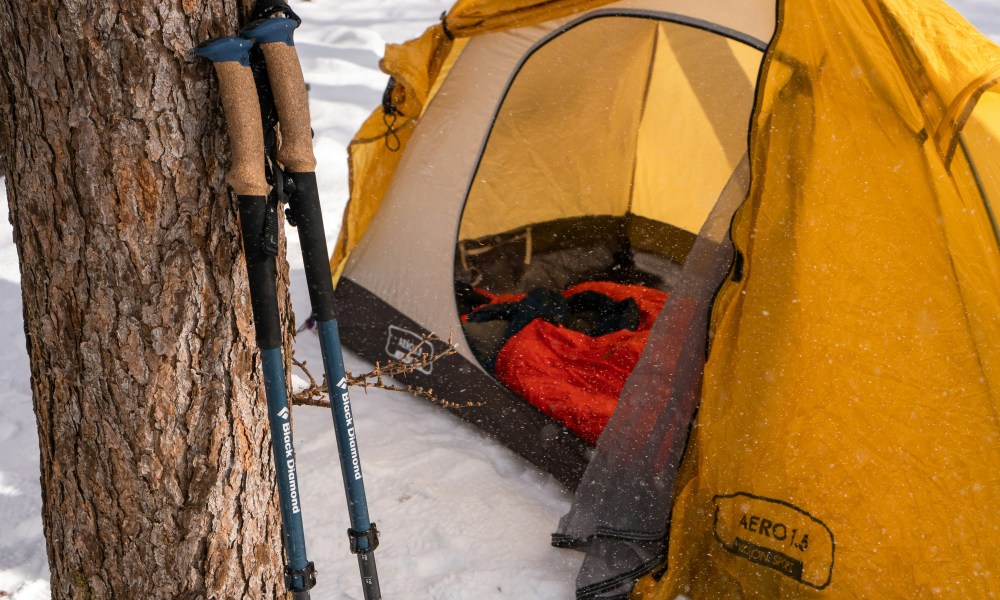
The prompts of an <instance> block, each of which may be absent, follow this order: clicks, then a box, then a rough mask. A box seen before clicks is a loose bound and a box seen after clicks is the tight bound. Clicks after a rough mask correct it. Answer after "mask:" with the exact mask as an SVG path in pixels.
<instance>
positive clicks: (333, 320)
mask: <svg viewBox="0 0 1000 600" xmlns="http://www.w3.org/2000/svg"><path fill="white" fill-rule="evenodd" d="M297 26H298V20H297V19H290V18H284V17H272V18H265V19H261V20H257V21H254V22H253V23H251V24H250V26H248V27H247V28H246V29H244V30H243V31H242V32H241V34H242V35H243V36H245V37H247V38H251V39H253V40H254V41H256V42H257V44H258V45H259V47H260V49H261V50H262V52H263V55H264V60H265V62H266V68H267V73H268V78H269V80H270V89H271V93H272V94H273V100H274V104H275V106H276V108H277V111H278V119H279V123H280V126H281V145H280V146H279V147H278V149H277V162H278V163H280V164H281V165H284V173H283V174H282V173H281V172H280V170H278V173H277V175H276V177H279V178H280V177H284V181H283V187H284V189H285V191H287V192H289V223H291V224H292V225H293V226H295V227H296V228H297V229H298V232H299V242H300V245H301V247H302V255H303V262H304V263H305V272H306V283H307V285H308V287H309V300H310V302H311V304H312V310H313V317H314V318H315V320H316V327H317V330H318V332H319V340H320V349H321V351H322V354H323V369H324V371H325V373H326V383H327V389H328V390H329V393H330V405H331V409H332V410H333V422H334V430H335V432H336V438H337V450H338V453H339V454H340V467H341V473H342V474H343V477H344V490H345V492H346V494H347V508H348V513H349V515H350V522H351V527H350V529H348V536H349V539H350V548H351V552H353V553H354V554H357V556H358V567H359V568H360V570H361V582H362V588H363V590H364V597H365V600H378V599H379V598H381V597H382V593H381V591H380V589H379V581H378V571H377V570H376V568H375V555H374V551H375V548H377V547H378V529H376V527H375V524H374V523H372V522H371V520H370V519H369V515H368V501H367V499H366V497H365V482H364V478H363V476H362V473H361V461H360V458H359V455H358V443H357V436H356V433H355V428H354V420H353V415H352V412H351V400H350V395H349V394H348V390H347V379H346V377H345V372H344V356H343V351H342V350H341V346H340V334H339V331H338V328H337V317H336V313H335V310H334V295H333V277H332V275H331V272H330V254H329V252H328V251H327V244H326V231H325V229H324V227H323V212H322V210H321V207H320V202H319V191H318V189H317V186H316V158H315V156H314V154H313V147H312V129H311V126H310V120H309V99H308V95H307V93H306V86H305V80H304V78H303V76H302V67H301V65H300V64H299V58H298V54H297V53H296V51H295V46H294V42H293V39H292V33H293V32H294V30H295V28H296V27H297ZM258 89H259V88H258ZM276 170H277V169H276Z"/></svg>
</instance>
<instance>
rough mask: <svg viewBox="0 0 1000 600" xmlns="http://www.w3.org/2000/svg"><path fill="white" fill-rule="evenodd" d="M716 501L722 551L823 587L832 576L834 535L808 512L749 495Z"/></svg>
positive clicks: (716, 530)
mask: <svg viewBox="0 0 1000 600" xmlns="http://www.w3.org/2000/svg"><path fill="white" fill-rule="evenodd" d="M714 501H715V523H714V525H713V533H714V534H715V539H717V540H718V541H719V543H720V544H722V547H723V548H725V549H726V550H728V551H729V552H732V553H733V554H735V555H737V556H740V557H743V558H745V559H747V560H749V561H750V562H753V563H756V564H758V565H761V566H764V567H768V568H771V569H774V570H776V571H778V572H780V573H782V574H783V575H786V576H788V577H791V578H792V579H794V580H796V581H799V582H801V583H804V584H806V585H808V586H811V587H814V588H817V589H823V588H825V587H826V586H828V585H830V580H831V579H832V578H833V547H834V543H833V532H831V531H830V528H829V527H827V526H826V525H825V524H824V523H823V522H822V521H820V520H819V519H817V518H815V517H813V516H812V515H810V514H809V513H807V512H806V511H804V510H802V509H801V508H798V507H796V506H792V505H791V504H789V503H787V502H783V501H781V500H773V499H771V498H762V497H760V496H753V495H751V494H747V493H745V492H737V493H735V494H729V495H720V496H716V497H715V498H714Z"/></svg>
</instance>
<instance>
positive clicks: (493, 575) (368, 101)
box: [0, 0, 1000, 600]
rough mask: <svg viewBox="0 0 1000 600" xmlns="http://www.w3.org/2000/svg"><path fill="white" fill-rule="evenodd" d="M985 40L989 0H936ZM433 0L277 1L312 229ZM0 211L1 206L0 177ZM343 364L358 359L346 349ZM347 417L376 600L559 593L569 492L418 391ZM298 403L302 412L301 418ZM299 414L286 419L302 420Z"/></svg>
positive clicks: (327, 497) (302, 296)
mask: <svg viewBox="0 0 1000 600" xmlns="http://www.w3.org/2000/svg"><path fill="white" fill-rule="evenodd" d="M950 3H951V4H952V6H954V7H955V8H957V9H958V10H959V11H961V12H962V13H963V14H964V15H965V16H966V17H967V18H969V20H971V21H972V22H973V23H975V24H976V25H977V26H978V27H979V28H980V29H981V30H983V31H985V32H988V33H989V34H990V35H991V37H992V38H993V39H994V40H996V41H998V42H1000V0H951V2H950ZM449 5H450V2H449V1H448V0H312V1H305V0H293V7H294V8H295V10H296V11H298V12H299V14H300V15H301V16H302V17H303V25H302V27H301V29H300V30H299V31H298V32H297V33H296V45H297V47H298V49H299V53H300V55H301V57H302V61H303V68H304V71H305V75H306V79H307V81H309V83H310V85H311V93H310V96H311V100H312V103H311V108H312V112H313V127H314V129H315V131H316V153H317V158H318V159H319V162H320V165H321V166H320V169H319V170H318V171H319V172H318V176H319V183H320V189H321V190H322V197H323V200H324V202H325V216H326V222H327V231H328V237H329V239H330V241H331V245H332V241H333V240H334V239H335V238H336V233H337V228H338V227H339V224H340V214H341V212H342V210H343V205H344V202H345V199H346V195H347V166H346V161H345V150H344V149H345V146H346V144H347V142H348V140H349V139H350V137H351V135H352V134H353V132H354V130H355V129H356V128H357V127H358V126H359V125H360V123H361V121H362V120H363V119H364V118H365V117H366V116H367V114H368V112H369V111H370V110H371V108H372V107H374V106H376V105H377V104H378V102H379V101H380V99H381V94H382V90H383V88H384V87H385V79H386V78H385V76H384V75H383V74H382V73H380V72H379V70H378V67H377V64H378V59H379V57H380V56H381V55H382V48H383V46H384V45H385V43H386V42H399V41H402V40H405V39H409V38H411V37H414V36H416V35H418V34H419V33H420V32H421V31H422V30H423V29H424V27H426V26H427V25H428V24H430V23H432V22H434V21H435V20H436V19H437V18H438V15H440V14H441V11H442V10H444V9H446V8H447V7H448V6H449ZM0 204H2V206H0V212H2V213H4V214H6V212H7V211H6V192H5V186H2V185H0ZM289 241H290V246H291V247H290V248H289V258H290V262H291V264H292V270H293V272H292V281H293V302H294V305H295V309H296V314H297V315H299V316H300V317H301V316H305V315H307V314H308V310H309V309H308V296H307V293H306V290H305V286H304V276H303V274H302V270H301V261H300V260H299V259H298V255H299V254H298V248H297V246H296V237H295V236H294V235H292V236H290V237H289ZM19 281H20V277H19V273H18V266H17V252H16V250H15V248H14V244H13V240H12V232H11V228H10V225H9V224H8V223H7V222H6V220H4V221H3V222H2V224H0V315H2V317H3V318H2V319H0V339H6V340H7V341H8V343H7V344H6V345H4V346H2V347H0V415H2V416H0V531H3V532H4V534H5V535H3V536H0V597H3V596H5V595H9V596H10V597H11V598H13V599H15V600H40V599H44V598H48V597H49V586H48V564H47V561H46V554H45V541H44V539H43V537H42V524H41V517H40V512H41V491H40V487H39V481H38V453H37V448H38V441H37V437H36V429H35V420H34V414H33V412H32V408H31V389H30V386H29V367H28V358H27V355H26V353H25V350H24V348H25V345H24V334H23V326H22V323H21V298H20V286H19ZM296 355H297V356H298V357H299V358H300V359H305V360H307V361H308V362H309V363H310V364H312V365H319V364H321V362H320V358H319V344H318V342H317V340H316V339H315V337H314V336H312V335H310V334H302V335H300V339H299V340H298V346H297V351H296ZM346 358H347V368H348V369H349V370H352V371H354V372H362V371H365V370H367V367H368V365H366V364H365V363H364V361H361V360H360V359H359V358H357V357H355V356H352V355H348V356H347V357H346ZM353 399H354V412H355V420H356V423H357V428H358V439H359V442H360V448H361V457H362V460H363V463H364V466H365V470H366V477H365V481H366V486H367V491H368V496H369V504H370V512H371V515H372V519H373V520H374V521H376V522H377V523H378V525H379V529H380V530H381V531H382V545H381V546H380V547H379V550H378V552H377V553H376V556H377V558H378V565H379V574H380V577H381V581H382V589H383V592H384V594H385V596H386V597H387V598H433V599H441V600H446V599H461V598H477V599H489V598H540V599H547V598H552V599H555V598H571V597H573V580H574V578H575V576H576V570H577V569H578V568H579V565H580V561H581V555H579V554H578V553H576V552H573V551H570V550H557V549H555V548H552V547H551V546H550V545H549V533H550V532H551V531H553V530H554V529H555V526H556V522H557V520H558V518H559V516H561V515H562V514H563V513H564V512H565V511H566V509H567V508H568V506H569V501H570V497H569V496H568V494H567V493H566V492H565V491H564V490H563V489H562V488H561V487H560V486H559V484H558V483H556V482H555V481H554V480H553V479H551V478H550V477H548V476H546V475H542V474H540V473H538V472H537V471H535V470H534V469H532V468H531V467H530V466H528V465H527V464H526V463H524V462H523V461H521V460H520V459H518V458H517V457H515V456H514V455H512V454H511V453H510V452H509V451H507V450H506V449H505V448H503V447H501V446H499V445H497V444H496V443H494V442H492V441H490V440H489V439H487V438H485V437H484V436H483V435H482V434H480V433H479V432H478V431H476V430H475V429H473V428H471V427H470V426H467V425H465V424H464V423H462V422H460V421H459V420H457V419H455V418H454V417H452V416H450V415H448V414H446V413H445V412H444V411H441V410H440V409H437V408H435V407H433V406H431V405H429V404H428V403H426V402H424V401H416V400H413V399H412V398H410V397H409V396H403V395H399V394H392V393H388V392H380V391H376V392H371V393H369V394H367V395H366V394H363V393H360V392H355V394H354V395H353ZM296 410H297V411H298V413H297V414H298V415H299V416H300V418H299V419H298V420H296V430H295V436H296V443H297V447H298V452H299V469H300V476H301V482H300V483H301V488H302V491H303V500H302V502H303V512H304V514H305V521H306V523H305V526H306V537H307V547H308V550H309V556H310V558H311V559H312V560H313V561H314V562H315V563H316V565H317V569H318V570H319V572H320V576H319V585H318V586H317V588H316V589H315V590H314V593H313V598H315V599H316V600H326V599H331V600H332V599H341V598H361V591H360V585H359V583H358V573H357V563H356V561H355V559H354V557H353V556H351V555H350V554H349V552H348V550H347V538H346V533H345V532H346V530H347V527H348V520H347V508H346V502H345V500H344V493H343V487H342V484H341V480H340V471H339V466H338V463H337V455H336V449H335V445H334V438H333V429H332V425H331V422H330V421H329V414H328V412H327V411H325V410H323V409H318V408H309V407H301V408H298V409H296ZM307 411H308V413H307ZM307 414H308V415H309V416H308V418H302V417H304V416H305V415H307Z"/></svg>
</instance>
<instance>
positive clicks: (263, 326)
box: [196, 37, 316, 600]
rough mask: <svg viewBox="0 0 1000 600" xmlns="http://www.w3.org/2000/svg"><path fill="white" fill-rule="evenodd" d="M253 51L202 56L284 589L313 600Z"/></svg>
mask: <svg viewBox="0 0 1000 600" xmlns="http://www.w3.org/2000/svg"><path fill="white" fill-rule="evenodd" d="M252 45H253V43H252V42H250V41H248V40H246V39H244V38H241V37H227V38H221V39H217V40H210V41H208V42H206V43H204V44H202V45H200V46H199V47H198V49H197V51H196V53H197V54H198V56H201V57H204V58H207V59H209V60H211V61H212V63H213V65H214V66H215V71H216V73H217V74H218V76H219V95H220V96H221V98H222V106H223V111H224V112H225V115H226V125H227V129H228V131H229V138H230V141H231V145H232V154H233V158H232V167H231V168H230V170H229V173H228V174H227V176H226V181H227V182H228V183H229V184H230V185H231V186H232V188H233V190H234V191H235V192H236V196H237V199H238V201H239V215H240V229H241V231H242V235H243V253H244V255H245V256H246V265H247V279H248V280H249V284H250V304H251V306H252V310H253V322H254V329H255V331H256V337H257V345H258V347H259V349H260V359H261V369H262V371H263V375H264V393H265V396H266V397H267V418H268V423H269V425H270V429H271V447H272V450H273V451H274V466H275V470H276V474H277V478H278V499H279V503H280V505H281V529H282V533H283V538H284V546H285V586H286V587H287V589H288V591H289V592H291V593H292V597H293V598H294V599H295V600H309V590H310V589H311V588H312V587H313V586H314V585H316V572H315V569H314V567H313V563H311V562H309V560H308V559H307V558H306V543H305V535H304V534H303V530H302V508H301V503H300V495H299V489H298V480H297V477H296V472H295V448H294V445H293V444H292V428H291V421H290V417H291V414H290V413H289V404H288V392H287V390H286V387H285V367H284V361H282V357H281V321H280V318H279V315H278V294H277V291H276V287H275V253H274V252H272V251H271V248H272V247H276V243H275V242H276V240H275V239H269V238H271V237H272V236H274V237H276V236H277V230H276V227H271V226H269V225H268V221H269V219H268V218H267V214H268V207H267V203H268V198H267V195H268V188H269V185H268V183H267V180H266V179H265V177H264V140H263V134H262V129H261V121H260V106H259V104H258V101H257V94H256V88H255V85H254V80H253V74H252V73H251V71H250V57H249V52H250V48H251V47H252Z"/></svg>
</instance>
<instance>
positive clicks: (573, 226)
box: [333, 0, 1000, 600]
mask: <svg viewBox="0 0 1000 600" xmlns="http://www.w3.org/2000/svg"><path fill="white" fill-rule="evenodd" d="M382 66H383V69H384V70H385V71H386V72H387V73H389V74H390V75H391V76H392V77H393V83H392V84H391V85H390V88H389V90H388V91H387V94H386V99H385V103H384V105H383V106H382V107H380V108H378V109H376V110H375V112H374V113H373V114H372V116H371V117H370V118H369V119H368V121H367V122H366V123H365V125H364V126H363V127H362V129H361V131H360V132H359V133H358V135H357V136H356V137H355V139H354V140H353V141H352V143H351V146H350V149H349V150H350V160H351V177H352V188H351V200H350V203H349V205H348V208H347V210H346V212H345V217H344V224H343V228H342V231H341V237H340V240H339V242H338V245H337V247H336V251H335V254H334V257H333V265H334V267H335V268H336V269H337V273H338V275H340V274H343V276H342V277H341V281H340V283H339V285H338V296H339V299H340V300H341V302H342V303H343V307H344V310H343V311H342V312H341V320H342V322H343V323H342V325H343V328H344V331H345V334H344V342H345V344H347V345H348V346H350V347H352V348H354V349H355V350H357V351H359V352H361V353H362V354H363V355H365V356H368V357H369V358H372V359H373V360H374V359H380V358H382V357H387V356H390V357H391V356H403V355H405V353H406V351H408V350H409V349H412V348H414V347H416V346H417V345H419V344H426V345H425V346H424V347H425V349H426V350H428V351H431V352H433V351H435V347H434V346H433V344H429V343H426V342H423V341H422V339H421V337H420V334H421V333H424V332H427V331H435V332H437V333H439V334H444V335H446V334H447V332H448V331H449V330H453V331H463V329H462V328H463V326H462V323H461V320H460V317H459V311H458V309H457V308H456V302H457V301H456V292H455V289H456V283H455V282H456V281H457V280H460V279H461V278H462V277H463V276H464V274H465V271H468V272H469V273H472V272H473V271H476V273H477V276H478V275H480V274H481V273H479V271H477V269H483V268H486V267H484V266H483V257H484V256H493V257H494V258H496V257H497V256H499V257H500V258H496V261H497V263H498V264H499V263H503V266H504V268H507V269H508V272H506V275H503V276H501V275H497V274H496V273H494V275H496V278H495V280H494V281H493V285H495V286H496V289H494V291H497V292H506V291H519V290H520V291H523V290H524V289H525V288H526V287H527V286H528V282H529V280H530V281H536V279H537V276H538V275H537V271H538V269H539V268H540V267H539V265H544V266H545V267H546V268H547V269H549V270H547V271H546V272H545V276H546V277H548V278H549V281H555V280H559V281H564V280H569V279H566V278H567V277H569V275H567V274H566V273H562V272H560V273H559V274H558V275H556V274H553V273H554V269H556V266H558V268H560V269H564V270H565V269H571V267H579V266H580V265H581V264H583V263H585V262H587V261H590V260H594V261H597V262H600V261H601V260H604V257H605V255H607V256H611V257H618V256H620V255H621V248H622V247H624V248H626V249H627V250H628V252H629V253H633V254H635V255H637V256H640V257H642V258H643V260H646V261H647V262H646V263H644V264H645V265H647V266H648V265H653V266H652V267H649V268H662V269H663V270H662V271H658V273H659V274H661V275H664V281H667V282H668V283H667V284H665V286H666V289H667V291H669V292H670V297H669V300H668V301H667V304H666V305H665V307H664V309H663V312H662V313H661V317H660V319H659V321H658V322H657V325H656V326H655V327H654V329H653V331H652V333H651V334H650V337H649V343H648V345H647V346H646V351H645V353H644V354H643V356H642V358H641V359H640V361H639V364H638V366H637V367H636V370H635V371H634V372H633V375H632V377H631V378H630V379H629V381H628V383H627V384H626V387H625V391H624V392H623V394H622V397H621V400H620V403H619V406H618V411H617V412H616V413H615V416H614V417H613V418H612V420H611V422H610V423H609V424H608V427H607V429H606V430H605V432H604V434H602V437H601V438H600V440H599V441H598V444H597V446H596V448H594V449H590V448H587V447H586V446H585V445H582V444H579V443H577V442H578V441H577V440H574V438H573V436H572V435H570V434H568V433H567V431H566V430H565V428H562V427H561V426H560V425H559V424H558V423H553V422H552V421H551V420H548V419H547V418H546V417H545V416H543V415H538V414H537V413H536V412H533V411H532V409H531V408H530V407H529V408H525V407H522V406H520V405H519V404H518V403H517V401H516V399H512V398H510V395H509V394H508V393H506V392H505V391H504V388H503V386H500V385H499V384H497V383H496V381H495V380H493V379H492V377H490V376H489V375H488V374H487V373H485V371H484V370H483V369H482V368H481V366H480V365H479V361H478V360H477V358H478V355H474V353H473V352H471V351H469V350H468V349H467V348H462V349H461V350H460V355H459V356H458V357H456V358H455V360H454V361H452V362H446V363H444V364H440V365H435V367H434V372H426V373H418V374H416V376H417V378H418V381H417V383H419V384H421V385H429V386H433V387H434V388H435V390H437V391H438V392H439V393H442V394H443V395H444V396H445V397H446V398H449V399H451V400H454V401H457V402H459V403H461V402H462V401H464V400H476V401H482V402H484V404H483V405H482V406H480V407H474V408H472V409H463V410H458V411H456V414H458V415H459V416H461V417H463V418H465V419H467V420H469V421H472V422H475V423H476V424H478V425H479V426H480V427H482V428H483V429H484V430H486V431H487V432H489V433H490V434H492V435H494V436H496V437H498V438H499V439H501V441H503V442H504V443H506V444H508V445H509V446H510V447H511V448H513V449H514V450H515V451H517V452H519V453H520V454H522V455H523V456H525V457H526V458H528V459H529V460H531V461H532V462H534V463H535V464H536V465H539V466H540V467H541V468H543V469H546V470H548V471H549V472H552V473H553V474H555V475H556V476H557V477H559V478H560V479H561V480H562V481H563V482H565V483H566V484H567V485H569V486H570V487H573V488H576V493H577V496H576V500H575V502H574V507H573V511H571V513H570V515H568V516H567V518H566V519H565V520H564V522H563V524H562V525H561V526H560V533H559V535H558V536H557V537H556V541H557V542H559V543H560V544H567V545H582V546H586V547H587V548H588V557H587V561H586V562H585V563H584V569H583V570H582V571H581V575H580V578H579V579H578V586H579V593H580V597H581V598H610V597H620V596H621V594H624V593H628V591H629V590H631V589H632V585H633V584H634V582H635V580H636V579H637V578H639V577H640V576H641V575H643V574H646V573H651V572H652V575H649V576H647V577H646V578H644V579H642V580H641V581H640V582H639V584H638V586H637V587H636V590H635V595H636V596H637V597H640V598H644V599H654V598H655V599H671V600H672V599H673V598H675V597H676V596H678V595H685V596H688V597H690V598H694V599H700V598H731V597H732V598H741V597H747V598H776V597H816V596H823V595H825V596H828V597H836V598H842V597H848V598H849V597H862V598H885V597H930V596H935V595H943V596H946V597H962V598H965V597H969V598H973V597H975V598H979V597H989V596H991V595H994V594H997V593H998V592H1000V579H998V576H997V574H1000V555H998V554H997V553H996V551H995V548H996V547H997V546H998V545H1000V514H998V512H997V511H996V509H995V507H996V506H997V505H1000V420H998V417H997V410H996V405H997V402H998V400H1000V370H998V369H1000V363H998V359H1000V356H998V355H1000V245H998V244H1000V242H998V226H997V220H996V217H995V215H994V213H993V210H992V208H991V205H990V200H991V199H993V200H994V201H995V199H996V198H1000V87H998V85H997V82H998V81H1000V48H998V47H997V46H996V45H995V44H993V43H992V42H990V41H989V40H987V39H986V38H985V37H983V36H982V35H981V34H980V33H978V32H977V31H976V30H975V29H974V28H973V27H972V26H970V25H969V24H968V23H967V22H965V21H964V20H963V19H962V18H961V17H960V16H959V15H958V14H957V13H956V12H954V11H953V10H952V9H950V8H949V7H947V6H946V5H945V4H944V3H943V2H941V1H940V0H840V1H837V2H831V1H829V0H794V1H790V0H777V1H775V0H718V1H716V2H703V1H698V0H619V1H617V2H608V1H590V2H586V1H578V2H573V1H568V0H567V1H540V0H536V1H527V0H520V1H514V0H507V1H495V0H494V1H488V0H478V1H467V0H459V2H457V3H456V5H455V6H454V7H453V8H452V9H451V10H450V11H449V12H448V13H447V14H446V15H445V16H444V18H443V20H442V23H440V24H438V25H436V26H434V27H431V28H430V29H428V31H427V32H426V33H425V34H424V35H423V36H422V37H421V38H419V39H417V40H414V41H412V42H409V43H407V44H404V45H401V46H389V47H388V48H387V52H386V57H385V59H384V60H383V64H382ZM730 225H731V227H730ZM730 238H731V245H730ZM567 240H569V241H567ZM605 243H606V245H607V246H608V247H609V248H610V249H609V248H603V247H602V244H605ZM570 250H573V251H575V252H576V253H575V254H574V253H571V252H570V253H568V252H569V251H570ZM599 250H600V251H599ZM601 251H605V252H604V254H602V253H601ZM547 253H548V254H547ZM494 255H495V256H494ZM595 257H597V258H595ZM477 261H479V262H477ZM557 263H558V264H557ZM567 264H569V265H570V266H569V267H567V266H566V265H567ZM588 264H589V263H588ZM554 265H555V266H554ZM497 272H498V273H499V270H498V271H497ZM670 273H672V275H670V276H669V277H667V274H670ZM504 277H506V279H505V278H504ZM533 277H534V278H535V279H533ZM560 277H561V278H562V279H560ZM476 281H479V280H478V279H477V280H476ZM484 285H486V286H487V287H488V283H487V284H484ZM466 334H467V335H468V332H467V331H466ZM468 341H469V344H473V341H472V340H471V338H470V339H469V340H468ZM462 342H463V339H462V338H460V339H459V343H460V345H462ZM706 352H707V361H706V360H705V358H706ZM702 370H703V372H704V376H703V377H702ZM695 409H697V420H696V421H693V423H694V425H693V427H690V426H691V424H692V419H693V415H694V412H695ZM689 427H690V431H691V434H690V438H689V437H688V431H689ZM682 456H683V461H681V457H682ZM578 484H579V487H577V486H578ZM668 524H669V530H668ZM668 534H669V535H668ZM668 540H669V549H668ZM668 552H669V554H667V553H668Z"/></svg>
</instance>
